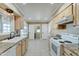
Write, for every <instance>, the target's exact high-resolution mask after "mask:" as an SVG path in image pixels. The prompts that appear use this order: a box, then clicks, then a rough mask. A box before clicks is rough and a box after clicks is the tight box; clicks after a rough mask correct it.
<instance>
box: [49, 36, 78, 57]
mask: <svg viewBox="0 0 79 59" xmlns="http://www.w3.org/2000/svg"><path fill="white" fill-rule="evenodd" d="M77 43H78V37H73V36H69V35H63V36H62V39H54V38H53V37H52V38H51V39H50V54H51V55H54V56H60V55H62V54H61V52H62V51H61V45H62V44H77Z"/></svg>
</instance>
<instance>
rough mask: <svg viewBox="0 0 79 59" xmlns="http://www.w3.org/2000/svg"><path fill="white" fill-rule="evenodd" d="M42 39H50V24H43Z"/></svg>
mask: <svg viewBox="0 0 79 59" xmlns="http://www.w3.org/2000/svg"><path fill="white" fill-rule="evenodd" d="M42 39H48V24H42Z"/></svg>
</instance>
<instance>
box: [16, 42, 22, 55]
mask: <svg viewBox="0 0 79 59" xmlns="http://www.w3.org/2000/svg"><path fill="white" fill-rule="evenodd" d="M21 46H22V44H21V42H19V43H18V44H17V47H16V56H21V55H22V48H21Z"/></svg>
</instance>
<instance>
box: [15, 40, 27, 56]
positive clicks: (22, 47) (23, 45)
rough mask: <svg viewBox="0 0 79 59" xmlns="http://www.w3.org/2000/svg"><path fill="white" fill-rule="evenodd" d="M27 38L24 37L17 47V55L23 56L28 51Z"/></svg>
mask: <svg viewBox="0 0 79 59" xmlns="http://www.w3.org/2000/svg"><path fill="white" fill-rule="evenodd" d="M26 43H27V42H26V39H23V40H22V41H21V42H19V43H18V45H17V47H16V55H17V56H23V55H24V54H25V53H26V48H27V47H26Z"/></svg>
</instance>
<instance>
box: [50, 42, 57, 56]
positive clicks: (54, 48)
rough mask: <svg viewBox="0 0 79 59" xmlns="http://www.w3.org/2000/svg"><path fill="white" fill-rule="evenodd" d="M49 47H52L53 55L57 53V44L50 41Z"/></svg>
mask: <svg viewBox="0 0 79 59" xmlns="http://www.w3.org/2000/svg"><path fill="white" fill-rule="evenodd" d="M51 49H52V53H53V54H54V55H57V51H58V50H57V46H56V45H55V44H54V43H51Z"/></svg>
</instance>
